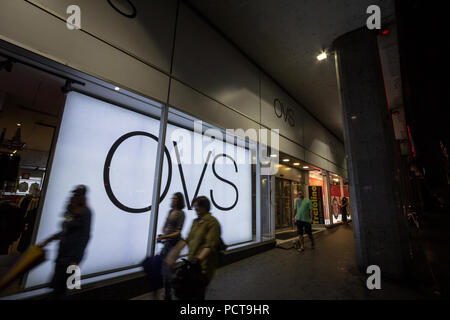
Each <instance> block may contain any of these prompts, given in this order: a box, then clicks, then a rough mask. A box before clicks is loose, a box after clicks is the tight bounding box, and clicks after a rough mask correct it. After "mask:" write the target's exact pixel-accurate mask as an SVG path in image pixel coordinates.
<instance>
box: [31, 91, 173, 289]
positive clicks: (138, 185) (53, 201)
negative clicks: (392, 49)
mask: <svg viewBox="0 0 450 320" xmlns="http://www.w3.org/2000/svg"><path fill="white" fill-rule="evenodd" d="M158 132H159V121H157V120H155V119H152V118H150V117H147V116H144V115H141V114H139V113H135V112H132V111H129V110H126V109H124V108H120V107H117V106H114V105H112V104H109V103H105V102H102V101H100V100H97V99H94V98H90V97H87V96H85V95H82V94H79V93H75V92H71V93H69V95H68V96H67V100H66V106H65V110H64V115H63V119H62V123H61V129H60V132H59V136H58V142H57V145H56V149H55V154H54V159H53V163H52V168H51V172H50V176H49V182H48V188H47V192H46V196H45V202H44V206H43V211H42V217H41V220H40V223H39V229H38V235H37V242H40V241H42V240H43V239H45V238H47V237H48V236H50V235H52V234H54V233H55V232H57V231H59V230H60V228H61V222H62V221H63V218H62V215H63V213H64V211H65V208H66V204H67V201H68V200H69V197H70V191H71V190H72V189H73V187H74V186H75V185H78V184H85V185H86V186H87V187H88V188H89V190H88V194H87V198H88V199H87V200H88V205H89V207H90V208H91V210H92V214H93V216H92V227H91V239H90V241H89V244H88V247H87V251H86V253H85V257H84V259H83V262H82V264H81V271H82V274H84V275H86V274H91V273H96V272H102V271H105V270H112V269H116V268H121V267H127V266H130V265H135V264H138V263H140V262H141V261H142V260H143V258H144V257H145V254H146V249H147V238H148V232H149V222H150V211H149V210H148V209H146V210H145V211H144V212H138V213H136V212H129V211H130V210H129V211H125V210H123V209H122V208H119V207H118V206H117V205H116V204H115V203H113V201H112V200H111V198H113V197H115V198H116V199H117V200H116V201H118V202H120V204H121V205H122V206H126V207H128V208H131V209H141V208H145V207H149V206H151V203H152V190H153V181H154V173H155V160H156V150H157V139H154V138H152V137H151V135H153V136H154V137H155V138H156V137H157V136H158ZM144 133H145V135H144ZM126 135H129V136H128V137H127V136H126ZM120 139H122V141H120ZM119 142H120V143H119ZM114 145H115V146H116V147H117V148H116V150H115V151H114V152H113V153H112V152H111V150H112V148H113V146H114ZM108 155H112V157H111V162H110V165H109V169H108V170H107V171H109V180H110V182H109V184H110V189H111V192H110V193H111V194H112V196H109V195H108V193H107V188H106V182H105V172H104V171H106V170H105V164H106V162H107V158H108ZM165 167H166V166H165ZM57 248H58V242H54V243H52V244H51V245H50V246H49V248H48V249H49V250H48V252H49V254H48V257H47V258H48V260H47V261H46V262H45V263H43V264H42V265H40V266H39V267H37V268H36V269H34V270H32V271H31V272H30V273H29V276H28V279H27V287H31V286H35V285H40V284H43V283H47V282H49V281H50V279H51V276H52V274H53V261H54V259H55V257H56V253H57Z"/></svg>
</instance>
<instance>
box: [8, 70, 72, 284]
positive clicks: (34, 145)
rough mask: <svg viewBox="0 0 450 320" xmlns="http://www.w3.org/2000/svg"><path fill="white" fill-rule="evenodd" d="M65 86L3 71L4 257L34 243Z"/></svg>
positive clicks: (45, 77)
mask: <svg viewBox="0 0 450 320" xmlns="http://www.w3.org/2000/svg"><path fill="white" fill-rule="evenodd" d="M62 85H63V81H61V80H59V79H56V78H54V77H52V76H49V75H47V74H44V73H43V72H40V71H38V70H35V69H32V68H30V67H27V66H25V65H20V64H12V68H11V69H9V70H2V71H0V97H1V99H0V100H1V103H0V257H1V256H4V257H7V256H8V257H9V256H10V257H14V256H17V255H18V254H20V253H22V252H24V251H25V250H26V249H27V248H28V246H29V245H30V244H31V242H32V237H33V232H34V227H35V224H36V220H37V215H38V208H39V202H40V194H41V189H42V186H43V183H44V178H45V173H46V170H47V165H48V163H47V162H48V159H49V156H50V149H51V144H52V140H53V136H54V133H55V128H56V125H57V122H58V115H59V110H60V109H61V107H62V104H63V101H64V97H63V94H62V92H61V86H62ZM15 290H17V291H18V290H20V288H16V289H15Z"/></svg>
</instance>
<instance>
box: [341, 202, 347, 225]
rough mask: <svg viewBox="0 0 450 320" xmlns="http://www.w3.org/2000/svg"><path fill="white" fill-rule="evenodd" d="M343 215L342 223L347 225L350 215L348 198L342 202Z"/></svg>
mask: <svg viewBox="0 0 450 320" xmlns="http://www.w3.org/2000/svg"><path fill="white" fill-rule="evenodd" d="M341 214H342V222H343V223H344V224H345V225H347V224H348V221H347V215H348V200H347V198H346V197H343V198H342V201H341Z"/></svg>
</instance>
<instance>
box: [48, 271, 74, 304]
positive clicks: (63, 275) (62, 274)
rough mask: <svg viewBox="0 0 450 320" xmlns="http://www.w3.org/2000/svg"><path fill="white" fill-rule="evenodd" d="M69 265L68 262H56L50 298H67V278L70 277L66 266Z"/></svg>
mask: <svg viewBox="0 0 450 320" xmlns="http://www.w3.org/2000/svg"><path fill="white" fill-rule="evenodd" d="M69 265H70V264H69V263H64V262H56V264H55V272H54V275H53V280H52V288H53V292H52V294H51V298H52V299H67V279H68V278H69V277H70V274H68V273H67V268H68V267H69Z"/></svg>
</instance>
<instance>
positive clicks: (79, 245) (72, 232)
mask: <svg viewBox="0 0 450 320" xmlns="http://www.w3.org/2000/svg"><path fill="white" fill-rule="evenodd" d="M86 193H87V187H86V186H84V185H79V186H77V187H75V189H74V190H72V197H71V198H70V200H69V204H68V206H67V209H66V212H65V213H64V222H63V223H62V231H61V232H59V233H57V234H55V235H54V236H52V237H50V238H49V239H47V240H46V241H45V243H44V244H43V246H45V245H46V244H47V243H48V242H50V241H53V240H59V250H58V255H57V258H56V261H55V271H54V275H53V280H52V287H53V294H52V297H53V298H55V299H65V298H67V279H68V277H69V276H70V275H71V274H68V273H67V269H68V267H69V266H71V265H74V266H78V265H79V264H80V262H81V260H82V259H83V256H84V253H85V250H86V246H87V244H88V242H89V239H90V233H91V216H92V213H91V210H90V209H89V207H88V206H87V204H86Z"/></svg>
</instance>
